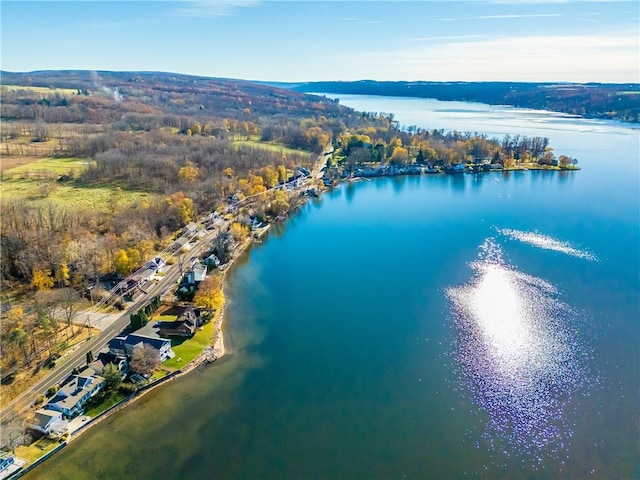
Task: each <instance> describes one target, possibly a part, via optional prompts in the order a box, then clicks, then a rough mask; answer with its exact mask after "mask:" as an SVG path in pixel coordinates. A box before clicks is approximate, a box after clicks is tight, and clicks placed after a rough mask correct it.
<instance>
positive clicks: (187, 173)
mask: <svg viewBox="0 0 640 480" xmlns="http://www.w3.org/2000/svg"><path fill="white" fill-rule="evenodd" d="M199 174H200V170H199V169H198V167H196V166H195V165H194V164H193V163H192V162H187V164H186V165H185V166H184V167H182V168H181V169H180V170H178V178H180V180H183V181H185V182H189V183H191V182H194V181H195V180H196V179H197V178H198V175H199Z"/></svg>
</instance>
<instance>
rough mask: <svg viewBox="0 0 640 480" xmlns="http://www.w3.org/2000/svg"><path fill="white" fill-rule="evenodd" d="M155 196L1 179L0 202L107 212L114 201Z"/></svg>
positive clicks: (107, 188)
mask: <svg viewBox="0 0 640 480" xmlns="http://www.w3.org/2000/svg"><path fill="white" fill-rule="evenodd" d="M154 196H155V195H154V194H151V193H147V192H131V191H125V190H118V189H117V187H115V186H103V187H86V186H82V185H79V184H76V183H74V182H69V183H58V182H56V181H54V180H22V179H21V180H4V181H3V182H2V190H1V191H0V202H2V203H4V202H6V201H8V200H11V199H15V200H21V201H26V202H29V203H31V204H34V205H36V204H38V203H44V202H53V203H57V204H60V206H63V207H65V208H67V209H71V210H74V209H83V210H88V209H91V210H94V211H97V210H100V211H102V210H107V209H109V208H110V206H111V205H112V204H113V202H114V201H117V202H118V205H120V206H125V205H129V204H131V203H134V202H136V201H138V200H141V199H145V198H146V199H151V198H153V197H154Z"/></svg>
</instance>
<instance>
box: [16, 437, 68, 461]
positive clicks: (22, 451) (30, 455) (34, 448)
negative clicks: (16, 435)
mask: <svg viewBox="0 0 640 480" xmlns="http://www.w3.org/2000/svg"><path fill="white" fill-rule="evenodd" d="M58 445H60V441H59V440H52V439H49V438H47V437H42V438H41V439H39V440H36V441H35V442H33V443H32V444H31V445H28V446H27V445H20V446H19V447H16V456H18V457H19V458H24V459H25V460H26V461H27V462H29V464H32V463H33V462H35V461H36V460H37V459H39V458H40V457H42V456H43V455H44V454H46V453H49V452H50V451H51V450H53V449H54V448H56V447H57V446H58Z"/></svg>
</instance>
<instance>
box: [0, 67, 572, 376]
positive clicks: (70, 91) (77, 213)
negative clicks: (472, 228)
mask: <svg viewBox="0 0 640 480" xmlns="http://www.w3.org/2000/svg"><path fill="white" fill-rule="evenodd" d="M2 81H3V84H2V87H1V88H2V90H1V92H2V105H1V112H0V113H1V120H2V144H1V145H0V152H1V154H2V190H1V202H2V205H1V206H2V217H1V220H0V227H1V232H0V233H1V237H0V241H1V243H2V249H1V255H2V257H1V268H2V270H1V274H2V275H1V279H2V286H3V288H2V294H3V299H2V300H3V302H2V303H3V307H6V308H5V309H4V310H3V321H2V329H1V330H0V336H1V338H2V344H3V346H5V345H6V348H3V350H2V366H3V368H4V369H6V370H5V371H13V372H15V371H17V370H16V369H18V368H20V366H21V365H24V364H33V363H34V362H46V361H48V360H47V359H48V358H49V359H51V358H53V355H54V354H55V353H56V351H57V350H56V349H57V348H59V347H60V348H62V347H64V345H67V343H65V342H67V341H68V340H69V336H70V335H71V337H72V338H73V335H75V334H76V333H77V329H76V330H74V327H73V326H72V322H71V320H72V317H73V316H74V315H76V314H77V312H78V308H80V306H81V304H82V300H80V298H81V297H82V296H85V297H86V299H87V300H94V301H95V300H99V299H100V298H101V297H102V296H104V295H106V291H105V290H101V286H102V285H105V286H108V282H106V281H105V278H108V279H111V281H113V280H115V279H118V278H123V277H125V276H127V275H129V274H131V273H132V272H134V271H136V270H137V269H139V268H140V267H142V266H143V265H144V264H145V262H147V261H148V260H150V259H151V258H154V256H156V255H158V254H159V253H160V252H162V251H163V250H164V249H165V248H167V247H168V246H169V245H171V244H173V241H174V239H175V238H176V234H177V233H178V232H180V231H181V229H182V228H183V227H184V226H185V225H187V224H188V223H189V222H192V221H195V220H201V219H203V217H205V216H207V215H209V214H211V213H212V212H217V214H218V218H219V216H225V217H226V218H227V221H228V222H229V224H230V225H231V227H230V228H229V230H228V231H225V232H222V233H221V234H220V235H219V237H218V238H217V239H216V241H215V242H214V245H213V246H212V248H213V250H214V251H215V254H216V255H218V256H219V258H220V260H221V261H223V262H225V261H228V260H229V258H230V255H231V253H232V250H233V245H234V241H237V240H238V239H240V238H242V237H245V238H246V235H247V233H248V232H249V229H250V228H251V226H252V224H253V223H254V222H256V221H257V222H258V223H262V222H264V221H267V222H268V221H270V220H271V219H274V218H281V217H282V216H284V215H286V213H287V212H288V211H289V210H290V209H291V208H293V207H295V206H296V205H297V204H299V203H300V202H302V201H304V198H305V197H304V195H305V194H306V193H308V192H305V191H303V190H301V189H300V188H296V187H292V185H294V184H295V178H296V175H300V172H307V173H304V175H305V176H309V173H308V172H309V171H310V170H312V169H313V167H314V166H315V167H319V166H322V165H320V164H325V163H326V165H324V166H325V168H324V169H323V172H324V178H322V179H320V178H314V179H312V180H310V184H311V185H315V187H314V188H317V189H321V188H324V186H325V185H327V184H328V185H332V184H333V183H334V182H335V181H339V180H340V179H341V178H345V177H347V176H354V175H356V176H357V175H361V176H367V175H369V176H375V175H387V174H407V173H416V172H423V173H425V172H426V173H435V172H446V171H449V170H460V167H462V168H464V169H466V170H467V171H478V172H479V171H489V170H499V169H503V168H504V169H513V168H525V167H524V166H525V165H526V166H527V168H532V167H534V166H535V167H536V168H537V167H538V166H539V167H540V168H544V169H553V168H555V169H570V168H575V162H576V161H575V160H574V159H571V158H569V157H566V156H563V155H560V156H559V157H557V158H556V156H555V154H554V152H553V151H552V149H551V148H550V146H549V145H548V140H547V139H546V138H538V137H534V138H528V137H524V136H513V137H511V136H506V137H505V138H503V139H491V138H487V137H485V136H478V135H472V134H470V133H465V132H444V131H442V130H436V129H433V130H425V129H421V128H417V127H410V128H407V129H402V128H401V127H400V126H399V124H398V122H397V121H395V120H394V117H393V114H387V113H377V112H356V111H354V110H352V109H350V108H347V107H344V106H341V105H339V104H338V103H337V102H335V101H332V100H329V99H327V98H324V97H318V96H312V95H307V94H304V93H298V92H293V91H290V90H284V89H279V88H274V87H269V86H265V85H256V84H252V83H249V82H243V81H232V80H221V79H212V78H202V77H191V76H186V75H176V74H168V73H167V74H162V73H113V72H97V73H96V72H35V73H29V74H11V73H4V74H3V75H2ZM327 147H329V151H331V152H332V154H331V155H329V154H328V152H327V155H323V156H320V154H321V153H322V152H323V151H325V149H326V148H327ZM318 159H320V161H318ZM316 172H318V169H317V168H316ZM292 179H293V180H292ZM285 182H287V185H286V186H285V185H284V183H285ZM305 185H306V184H305ZM275 187H278V188H275ZM304 188H308V187H306V186H305V187H304ZM209 216H211V215H209ZM9 307H10V308H9ZM61 312H65V313H64V317H65V319H66V320H65V321H66V324H67V326H66V328H61V324H60V323H59V319H60V318H61ZM63 332H65V333H63ZM61 346H62V347H61ZM64 348H66V347H64Z"/></svg>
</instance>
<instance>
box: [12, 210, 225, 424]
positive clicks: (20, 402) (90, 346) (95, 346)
mask: <svg viewBox="0 0 640 480" xmlns="http://www.w3.org/2000/svg"><path fill="white" fill-rule="evenodd" d="M228 226H229V222H228V221H221V222H220V223H219V224H218V226H217V227H216V228H215V229H213V230H211V231H206V230H205V231H204V232H205V233H204V235H203V236H202V237H201V238H197V239H196V241H195V245H194V246H193V248H191V250H189V251H188V252H187V253H185V254H184V258H183V261H182V264H183V265H187V266H188V265H191V262H192V261H193V260H194V259H197V258H198V257H199V253H200V249H201V247H203V246H208V245H209V244H210V243H211V242H213V240H214V239H215V238H216V236H217V235H218V233H219V232H220V231H224V230H226V228H228ZM180 277H181V272H180V266H179V262H177V263H175V264H174V265H167V266H166V267H165V269H164V276H163V277H161V280H160V281H159V282H158V283H151V284H147V286H145V287H144V290H145V291H146V293H145V294H143V295H142V297H140V298H139V299H138V300H136V302H135V303H133V304H131V305H130V306H128V308H127V309H126V310H125V311H124V312H123V314H122V315H121V316H120V317H119V318H118V319H117V320H116V321H115V322H113V323H112V324H111V325H109V326H108V327H107V328H105V329H104V330H103V331H101V332H100V333H99V334H98V335H95V336H93V337H92V338H90V339H89V340H87V341H85V342H84V343H82V344H80V345H78V346H77V347H76V348H75V349H74V350H73V351H72V352H70V353H68V354H66V355H65V356H63V357H61V358H59V359H58V360H57V361H56V366H55V368H54V369H53V370H52V371H51V373H50V374H49V375H47V376H46V377H44V378H42V379H41V380H38V381H37V382H36V383H35V384H34V385H32V386H31V387H30V388H29V389H28V390H26V391H25V392H23V393H22V394H20V395H19V396H18V397H16V398H15V399H13V400H12V401H10V402H9V403H7V404H6V405H3V406H2V413H1V414H0V420H1V421H2V422H4V421H5V420H7V419H8V418H9V417H10V416H11V414H13V413H16V412H21V411H23V410H24V409H26V408H28V407H29V406H31V405H32V404H33V402H34V400H35V399H36V398H37V397H38V396H39V395H40V394H43V393H46V391H47V390H48V389H49V388H51V387H53V386H54V385H57V384H60V383H62V382H63V381H64V380H65V379H66V378H67V377H68V376H69V375H71V372H72V371H73V369H74V368H76V367H81V366H84V365H85V364H86V357H87V352H89V351H93V352H98V351H100V350H101V349H102V348H104V347H106V346H107V344H108V343H109V341H110V340H111V339H112V338H113V337H115V336H116V335H117V334H118V333H120V332H121V331H122V330H124V328H126V327H127V325H129V315H130V314H131V313H134V312H135V311H136V310H138V309H139V308H140V307H141V306H143V305H144V304H145V303H146V302H147V301H148V300H149V299H151V298H153V297H154V296H156V295H161V294H162V293H164V292H166V291H168V290H170V289H171V288H172V287H174V286H175V284H176V282H177V281H178V280H179V278H180Z"/></svg>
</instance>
